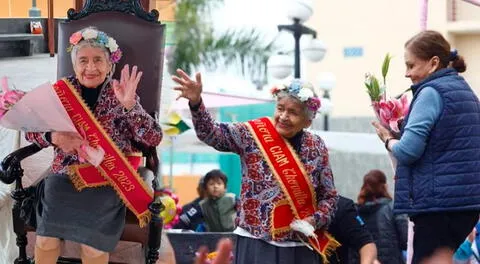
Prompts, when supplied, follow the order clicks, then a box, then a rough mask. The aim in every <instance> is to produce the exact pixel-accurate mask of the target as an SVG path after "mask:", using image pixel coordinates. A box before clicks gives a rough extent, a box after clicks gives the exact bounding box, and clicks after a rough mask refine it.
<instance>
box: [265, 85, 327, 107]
mask: <svg viewBox="0 0 480 264" xmlns="http://www.w3.org/2000/svg"><path fill="white" fill-rule="evenodd" d="M270 92H271V93H272V95H273V96H274V97H277V96H278V94H279V93H281V92H285V93H287V94H288V95H291V96H293V97H295V98H297V99H298V100H300V101H301V102H302V103H304V104H306V106H307V108H308V110H310V111H312V112H314V113H316V112H317V111H318V109H320V106H321V103H320V98H318V96H317V95H316V94H315V92H314V91H313V85H312V84H310V83H308V82H303V81H301V80H300V79H294V80H293V81H292V82H291V83H290V85H285V84H280V85H277V86H275V87H273V88H272V89H271V90H270Z"/></svg>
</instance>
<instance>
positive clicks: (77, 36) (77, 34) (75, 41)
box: [69, 31, 83, 45]
mask: <svg viewBox="0 0 480 264" xmlns="http://www.w3.org/2000/svg"><path fill="white" fill-rule="evenodd" d="M82 37H83V36H82V32H80V31H77V32H75V33H73V34H72V35H71V36H70V40H69V41H70V44H72V45H77V44H78V42H80V40H82Z"/></svg>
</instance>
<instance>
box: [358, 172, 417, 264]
mask: <svg viewBox="0 0 480 264" xmlns="http://www.w3.org/2000/svg"><path fill="white" fill-rule="evenodd" d="M357 202H358V211H359V214H360V216H361V217H362V219H363V220H364V221H365V225H366V227H367V228H368V230H369V231H370V233H371V234H372V235H373V239H374V241H375V244H376V245H377V249H378V260H379V261H380V262H381V263H389V264H403V263H405V261H404V257H403V253H402V251H404V250H407V239H408V238H407V236H408V233H407V232H408V220H407V215H404V214H402V215H396V216H394V215H393V201H392V196H391V195H390V193H388V188H387V177H386V176H385V174H384V173H383V172H382V171H380V170H371V171H369V172H368V173H367V174H365V176H364V177H363V185H362V188H361V189H360V194H359V195H358V200H357Z"/></svg>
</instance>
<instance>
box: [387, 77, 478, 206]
mask: <svg viewBox="0 0 480 264" xmlns="http://www.w3.org/2000/svg"><path fill="white" fill-rule="evenodd" d="M427 86H428V87H432V88H434V89H435V90H436V91H437V92H438V93H439V94H440V96H441V98H442V101H443V111H442V113H441V114H440V117H439V119H438V120H437V122H436V124H435V125H434V127H433V128H432V131H431V132H430V136H429V138H428V139H427V144H426V147H425V152H424V153H423V155H422V156H421V157H420V159H419V160H417V161H415V162H414V163H412V164H401V163H400V162H399V163H398V166H397V170H396V177H397V180H396V182H395V199H394V200H395V203H394V211H395V213H408V214H416V213H426V212H441V211H467V210H475V211H478V210H480V103H479V101H478V98H477V96H476V95H475V94H474V93H473V91H472V89H471V88H470V86H469V85H468V84H467V83H466V82H465V80H464V79H463V77H461V76H459V75H458V73H457V72H456V71H455V70H454V69H452V68H445V69H441V70H438V71H437V72H435V73H433V74H431V75H430V76H429V77H427V78H426V79H425V80H423V81H422V82H420V83H418V84H416V85H413V86H412V91H413V92H414V95H413V99H412V103H411V106H410V109H412V108H413V105H415V101H416V98H417V96H418V94H419V93H420V91H421V90H422V89H423V88H424V87H427ZM419 109H421V108H418V107H417V111H418V110H419ZM409 114H410V113H409ZM407 122H408V115H407V117H406V119H405V122H404V123H403V124H407ZM401 133H402V134H403V128H402V131H401Z"/></svg>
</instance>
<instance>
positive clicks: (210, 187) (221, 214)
mask: <svg viewBox="0 0 480 264" xmlns="http://www.w3.org/2000/svg"><path fill="white" fill-rule="evenodd" d="M226 188H227V176H226V175H225V174H224V173H223V172H222V171H220V170H212V171H209V172H208V173H207V174H206V175H205V178H204V180H203V189H204V190H205V193H206V197H205V198H204V199H203V200H202V201H200V207H201V208H202V213H203V218H204V219H205V228H206V231H207V232H231V231H233V230H234V229H235V217H236V207H237V201H236V199H235V194H233V193H227V192H226Z"/></svg>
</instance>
